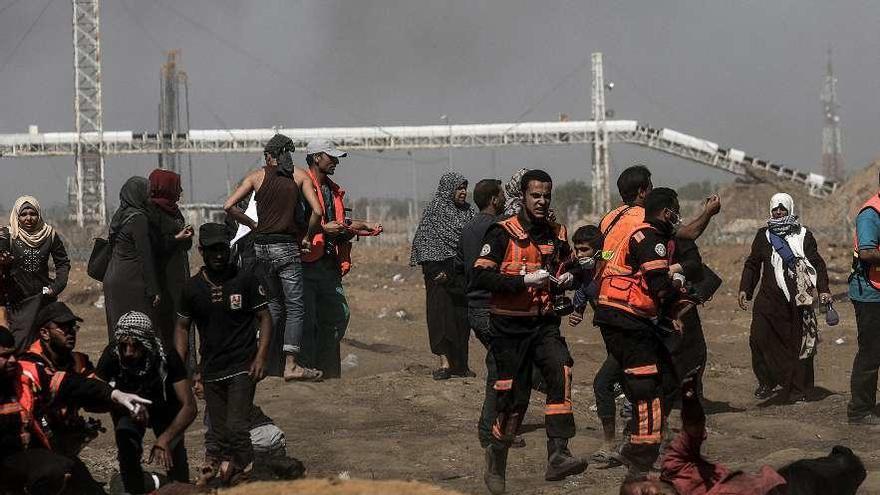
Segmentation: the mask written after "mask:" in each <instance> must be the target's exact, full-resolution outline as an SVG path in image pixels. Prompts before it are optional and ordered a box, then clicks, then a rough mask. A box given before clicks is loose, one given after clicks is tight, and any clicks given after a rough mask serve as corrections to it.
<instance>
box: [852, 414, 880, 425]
mask: <svg viewBox="0 0 880 495" xmlns="http://www.w3.org/2000/svg"><path fill="white" fill-rule="evenodd" d="M849 424H851V425H865V426H880V416H877V415H876V414H866V415H864V416H861V417H858V418H849Z"/></svg>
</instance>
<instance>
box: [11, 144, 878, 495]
mask: <svg viewBox="0 0 880 495" xmlns="http://www.w3.org/2000/svg"><path fill="white" fill-rule="evenodd" d="M293 151H294V142H293V141H292V140H291V139H290V138H289V137H287V136H284V135H281V134H277V135H275V136H274V137H273V138H272V139H270V140H269V141H268V142H267V143H266V146H265V149H264V153H263V158H264V161H265V165H264V166H263V167H261V168H260V169H258V170H255V171H253V172H251V173H249V174H248V175H247V176H246V177H244V178H243V180H242V181H241V182H240V184H239V185H238V187H237V188H236V190H235V191H234V192H233V193H232V194H231V195H230V196H229V198H228V199H227V201H226V203H225V205H224V208H225V210H226V212H227V222H226V223H211V222H209V223H204V224H202V225H200V226H198V228H196V227H195V226H193V225H189V224H188V223H187V221H186V219H185V217H184V215H183V214H182V212H181V209H180V207H179V205H178V202H179V201H180V197H181V193H182V189H181V183H180V176H179V175H177V174H176V173H174V172H172V171H169V170H162V169H157V170H154V171H153V172H152V173H150V175H149V177H148V178H144V177H132V178H130V179H128V180H127V181H126V182H125V183H124V185H123V186H122V188H121V190H120V193H119V207H118V209H117V210H116V211H115V213H114V214H113V216H112V218H111V219H110V224H109V229H108V238H107V239H106V240H105V241H104V242H102V243H98V242H96V244H95V251H94V252H93V255H92V259H91V260H90V263H89V274H90V275H92V276H93V277H95V278H97V279H99V280H100V281H102V282H103V290H104V304H105V309H106V326H107V344H106V346H105V348H104V349H103V351H102V352H101V354H100V356H99V357H98V359H97V365H94V364H93V363H92V360H91V359H90V357H89V356H88V355H86V354H84V353H82V352H80V351H79V350H77V346H76V344H77V332H78V330H79V328H80V323H82V322H83V320H82V318H80V317H79V316H77V315H76V314H75V313H74V312H73V311H72V310H71V308H70V307H68V306H67V305H66V304H65V303H64V302H62V299H60V298H59V296H60V295H61V294H62V293H63V291H64V290H65V287H66V285H67V282H68V277H69V273H70V266H71V263H70V260H69V257H68V255H67V250H66V248H65V243H64V240H63V238H62V236H61V235H60V234H59V233H58V232H57V231H56V229H55V228H53V227H52V226H51V225H49V223H48V222H47V221H46V219H44V217H43V212H42V209H41V207H40V203H39V202H38V201H37V199H36V198H34V197H31V196H22V197H21V198H19V199H18V200H17V201H16V202H15V205H14V207H13V209H12V211H11V213H10V218H9V225H8V226H7V227H4V228H3V229H0V444H2V447H0V465H2V468H0V493H33V494H37V493H39V494H61V493H65V494H104V493H107V488H106V487H105V486H104V485H103V484H102V483H99V482H98V481H97V480H95V479H94V478H93V477H92V476H91V474H90V473H89V470H88V468H87V467H86V465H85V464H84V463H83V462H82V460H81V459H80V458H79V455H80V452H81V450H82V448H83V447H84V446H85V445H86V444H87V443H88V442H90V441H91V440H93V439H94V438H96V437H97V436H98V435H99V434H100V433H101V432H103V431H105V428H104V426H103V425H102V424H101V423H100V421H97V420H95V419H93V418H91V417H87V416H86V415H87V414H88V413H95V414H98V413H109V414H110V418H111V420H112V423H113V424H112V431H113V436H114V439H115V443H116V446H117V459H118V475H116V476H115V477H114V478H113V479H112V480H111V482H110V490H111V492H113V493H130V494H141V493H151V492H153V491H155V490H157V489H159V488H160V487H161V486H162V485H165V484H168V483H170V482H178V483H183V484H189V483H190V482H191V480H192V477H191V473H190V466H189V460H188V453H187V447H186V445H185V441H184V438H185V432H186V431H187V429H188V428H189V427H190V426H191V424H192V423H193V422H194V421H195V419H196V417H197V413H198V406H197V404H198V402H199V401H200V400H202V401H204V403H205V408H204V415H203V418H204V424H205V438H204V445H205V459H206V461H205V464H204V466H202V467H201V468H200V469H199V474H198V476H197V483H196V485H201V486H203V487H213V486H223V485H233V484H237V483H240V482H243V481H247V480H251V479H258V478H275V479H277V478H285V479H290V478H296V477H299V476H301V475H302V474H303V473H304V466H303V465H302V463H300V462H299V461H298V460H296V459H295V458H292V457H290V456H289V455H288V453H287V451H286V442H285V436H284V432H283V431H281V430H280V429H279V428H278V427H277V426H276V425H275V424H274V422H273V421H272V420H271V419H270V418H269V417H267V416H266V415H265V414H264V413H263V412H262V410H261V409H260V408H259V407H258V406H257V405H256V404H255V393H256V387H257V384H258V382H260V381H261V380H262V379H263V378H264V377H266V376H277V377H281V378H283V380H285V381H320V380H326V379H333V378H339V377H340V376H341V372H342V367H341V361H340V343H341V341H342V339H343V336H344V335H345V332H346V328H347V326H348V321H349V308H348V303H347V301H346V298H345V291H344V289H343V283H342V280H343V277H344V276H345V275H346V274H347V273H348V272H349V271H350V270H351V268H352V261H351V250H352V240H353V239H355V238H356V237H359V236H375V235H380V234H381V233H382V231H383V229H382V226H381V225H379V224H374V223H370V222H368V221H366V220H358V219H354V218H351V215H350V211H351V210H350V209H348V208H346V207H345V202H344V200H345V192H344V189H342V188H341V187H340V186H339V185H338V184H337V183H336V182H334V181H333V180H332V178H331V177H332V176H333V175H334V173H335V171H336V168H337V166H338V165H339V163H340V159H342V158H345V157H346V156H347V155H346V153H345V152H344V151H342V150H340V149H338V148H337V147H336V146H335V145H334V144H333V143H332V142H331V141H328V140H325V139H317V140H313V141H311V142H309V143H308V145H307V148H306V150H305V153H306V166H305V167H297V166H295V165H294V163H293V159H292V153H293ZM468 186H469V182H468V179H467V178H466V177H465V176H464V175H462V174H460V173H457V172H447V173H445V174H443V176H442V177H441V178H440V181H439V185H438V188H437V192H436V194H435V196H434V197H433V198H432V200H431V201H430V202H429V203H428V205H427V206H426V208H425V210H424V213H423V215H422V217H421V221H420V223H419V225H418V228H417V230H416V232H415V235H414V238H413V242H412V255H411V258H410V262H411V264H412V265H413V266H419V267H420V268H421V270H422V272H423V275H424V282H425V290H426V319H427V329H428V342H429V348H430V350H431V352H432V353H433V354H435V355H437V356H438V357H439V366H438V368H437V369H436V370H434V371H433V374H432V376H433V378H434V379H435V380H450V379H455V378H457V377H474V376H476V373H475V372H474V371H473V370H471V368H470V366H469V364H468V363H469V359H470V357H469V340H470V334H471V332H473V333H474V335H475V337H476V338H477V339H478V341H479V342H480V343H481V344H482V345H483V347H484V348H485V349H486V353H485V365H486V369H485V373H486V387H485V394H484V397H483V405H482V410H481V414H480V418H479V420H478V422H477V432H478V439H479V442H480V444H481V446H482V448H483V451H484V456H485V473H484V481H485V484H486V486H487V488H488V490H489V491H490V492H491V493H492V494H495V495H497V494H501V493H504V492H505V491H506V489H507V462H508V454H509V450H510V449H511V448H516V447H521V446H523V445H524V443H525V441H524V440H523V438H522V436H521V435H520V433H521V432H520V427H521V426H522V422H523V419H524V417H525V415H526V411H527V408H528V406H529V404H530V397H531V395H532V393H533V391H537V392H539V393H541V394H543V395H544V396H545V397H546V399H545V407H544V422H545V425H544V429H545V432H546V435H547V465H546V470H545V474H544V478H545V479H546V480H548V481H554V480H563V479H565V478H568V477H570V476H573V475H576V474H579V473H582V472H583V471H585V470H586V468H587V465H588V463H593V464H598V465H601V466H603V467H608V468H611V467H617V466H624V467H626V469H627V474H626V477H625V480H624V483H623V484H622V486H621V488H620V493H622V494H634V495H635V494H642V495H646V494H675V493H678V494H693V493H696V494H722V493H731V494H732V493H737V494H792V495H793V494H819V493H823V494H829V493H835V494H836V493H839V494H852V493H855V490H856V489H857V488H858V486H859V485H860V484H861V482H862V481H863V480H864V478H865V476H866V473H865V469H864V466H863V465H862V462H861V460H860V459H859V458H858V456H857V455H855V454H854V453H853V452H852V451H851V450H849V449H848V448H846V447H842V446H837V447H835V448H834V449H833V450H832V452H831V453H830V454H829V455H828V456H826V457H823V458H819V459H805V460H801V461H797V462H795V463H792V464H790V465H788V466H786V467H784V468H781V469H779V470H774V469H772V468H770V467H767V466H765V467H763V468H762V469H761V471H760V472H759V473H757V474H744V473H741V472H735V471H731V470H729V469H728V468H726V467H725V466H723V465H721V464H715V463H711V462H709V461H707V460H706V459H704V458H703V457H702V455H701V453H700V449H701V444H702V442H703V441H704V439H705V437H706V428H705V412H704V410H703V405H702V401H703V372H704V370H705V367H706V360H707V345H706V339H705V337H704V335H703V329H702V324H701V321H700V317H699V309H698V308H699V307H700V306H702V305H703V304H705V303H706V302H708V301H710V300H711V299H712V297H713V295H714V293H715V291H716V290H717V289H718V287H719V286H720V285H721V283H722V281H721V279H720V278H719V277H718V275H717V274H715V272H714V271H713V270H712V269H711V268H710V267H709V266H707V265H706V264H705V263H704V260H703V258H702V256H701V254H700V251H699V248H698V246H697V243H696V242H695V241H697V239H698V238H699V237H700V236H701V235H702V234H703V232H704V231H705V229H706V228H707V226H708V225H709V224H710V222H711V220H712V218H713V216H714V215H716V214H717V213H718V212H719V211H720V209H721V203H720V200H719V198H718V197H717V196H712V197H709V198H707V199H706V201H705V202H704V204H703V207H702V209H701V211H700V212H699V214H698V215H697V216H696V218H694V219H693V220H691V221H689V222H684V221H683V218H682V213H681V208H680V203H679V200H678V195H677V194H676V191H675V190H673V189H671V188H666V187H656V188H655V187H654V186H653V183H652V180H651V172H650V171H649V169H648V168H647V167H645V166H643V165H635V166H632V167H629V168H627V169H626V170H624V171H623V172H622V173H621V175H620V177H619V178H618V181H617V186H618V192H619V194H620V198H621V200H622V204H621V205H620V206H619V207H617V208H615V209H613V210H612V211H610V212H607V213H606V214H605V215H604V216H603V217H602V218H601V221H599V222H598V224H597V225H582V226H580V227H579V228H577V229H576V230H575V231H574V232H573V233H572V235H569V231H568V229H567V228H566V227H565V226H564V225H562V224H560V223H559V222H558V221H557V220H558V219H557V218H556V215H555V213H554V210H553V208H552V192H553V179H552V178H551V176H550V175H549V174H548V173H547V172H545V171H543V170H537V169H535V170H527V169H521V170H519V171H517V172H516V173H515V174H514V175H513V176H512V177H511V178H510V180H509V181H507V182H506V183H505V182H502V181H501V180H498V179H496V178H488V179H482V180H479V181H478V182H476V184H475V186H474V188H473V193H472V197H473V203H474V205H471V204H470V203H469V202H468ZM878 198H880V195H874V196H873V197H872V198H870V199H869V200H868V201H867V202H866V204H865V205H864V207H863V208H862V209H861V211H860V213H859V216H858V219H857V231H856V235H855V242H854V247H853V267H852V268H853V272H852V276H851V278H850V298H851V299H852V300H853V304H854V305H855V309H856V324H857V327H858V332H859V350H858V353H857V355H856V357H855V361H854V364H853V373H852V399H851V401H850V404H849V407H848V414H849V421H850V423H852V424H855V425H877V424H880V417H878V416H876V415H875V414H874V412H873V410H874V407H875V405H876V386H877V376H878V368H880V345H878V342H880V340H878V339H877V338H876V337H875V335H874V334H875V333H876V332H874V331H873V329H872V327H873V326H875V325H874V323H875V322H876V321H878V319H880V316H878V315H880V312H878V311H880V310H878V309H877V308H880V254H878V246H880V199H878ZM766 223H767V226H766V227H762V228H761V229H760V230H759V231H758V232H757V234H756V236H755V240H754V242H753V243H752V247H751V252H750V254H749V256H748V257H747V258H746V260H745V263H744V266H743V271H742V277H741V281H740V291H739V297H738V302H739V305H740V306H741V307H742V308H743V309H744V310H745V309H747V308H748V305H749V303H750V302H752V301H753V302H754V309H753V311H752V325H751V337H750V346H751V351H752V363H753V370H754V374H755V378H756V382H757V388H756V390H755V397H756V399H759V400H768V401H777V402H779V403H795V402H800V401H806V400H810V398H811V396H812V395H811V394H812V392H813V390H814V371H813V366H814V364H813V358H814V356H815V354H816V350H817V346H818V345H819V338H818V335H819V321H818V318H817V311H816V309H817V307H824V309H825V313H826V323H827V324H830V325H833V324H836V323H837V321H836V318H837V316H836V312H835V311H834V310H833V307H832V306H831V304H832V297H831V294H830V291H829V282H828V274H827V270H826V266H825V262H824V261H823V259H822V257H821V255H820V249H819V247H818V243H817V240H816V238H815V237H814V235H813V234H812V233H811V232H810V231H809V230H808V229H807V228H806V227H804V226H803V225H801V223H800V219H799V217H798V215H797V214H796V209H795V204H794V200H793V199H792V197H791V196H789V195H788V194H785V193H779V194H776V195H774V196H773V197H772V198H770V204H769V208H768V217H767V220H766ZM194 240H197V242H194ZM194 243H195V244H196V245H197V250H198V253H199V256H200V258H201V262H202V263H201V267H200V268H199V269H198V270H197V272H196V273H195V274H192V273H190V266H191V265H190V261H189V255H190V251H191V249H192V246H193V244H194ZM100 260H104V262H101V261H100ZM50 263H51V266H50ZM759 284H760V288H758V285H759ZM756 289H757V294H756V293H755V291H756ZM569 294H571V296H569ZM588 309H589V310H590V311H591V312H592V324H593V325H594V326H596V327H598V329H599V332H600V334H601V336H602V340H603V342H604V344H605V347H606V350H607V356H606V359H605V360H604V362H603V363H602V365H601V367H599V370H598V372H597V374H596V376H595V378H594V379H593V390H594V393H595V399H596V413H597V416H598V419H599V421H600V422H601V425H602V446H601V448H600V449H598V450H597V451H596V452H594V453H592V454H591V455H590V456H589V458H584V457H580V456H577V455H575V454H574V453H573V452H572V450H571V448H570V446H569V442H570V440H571V439H572V438H573V437H574V436H575V433H576V425H575V415H574V407H573V398H572V370H573V368H574V366H575V362H574V359H573V358H572V354H571V352H570V351H569V348H568V345H567V343H566V340H565V338H564V332H563V330H562V326H563V318H565V321H567V324H568V325H569V326H571V327H575V326H578V325H582V324H585V323H584V322H585V320H587V319H588V315H587V310H588ZM621 395H622V396H623V397H624V400H623V409H624V410H623V411H622V413H623V414H621V415H622V416H625V417H626V424H625V425H624V427H623V437H622V438H621V439H618V436H617V433H618V428H617V424H616V418H617V416H618V411H617V402H618V400H617V399H618V398H619V396H621ZM675 408H680V410H681V419H682V425H683V426H682V429H681V431H680V433H679V434H678V435H677V436H675V437H674V436H673V434H672V432H671V429H670V428H669V426H668V420H669V416H670V414H671V411H672V410H673V409H675ZM108 426H109V425H108ZM148 429H150V430H152V432H153V434H154V435H155V441H154V442H153V444H152V446H150V447H149V449H147V448H145V435H146V432H147V430H148ZM145 452H148V454H147V458H148V462H147V464H151V465H152V468H149V469H145V465H144V463H142V458H143V457H144V454H145Z"/></svg>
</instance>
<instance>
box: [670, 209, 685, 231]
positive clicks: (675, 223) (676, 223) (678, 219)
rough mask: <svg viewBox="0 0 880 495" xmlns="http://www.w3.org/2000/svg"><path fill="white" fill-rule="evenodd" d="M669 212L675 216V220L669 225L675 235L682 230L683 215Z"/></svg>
mask: <svg viewBox="0 0 880 495" xmlns="http://www.w3.org/2000/svg"><path fill="white" fill-rule="evenodd" d="M669 211H670V212H671V213H672V214H673V215H675V219H673V220H670V221H669V224H670V225H672V232H673V233H675V232H678V229H679V228H681V224H682V223H683V222H682V220H681V214H680V213H675V212H674V211H672V210H669Z"/></svg>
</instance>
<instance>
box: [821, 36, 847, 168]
mask: <svg viewBox="0 0 880 495" xmlns="http://www.w3.org/2000/svg"><path fill="white" fill-rule="evenodd" d="M822 108H823V109H824V114H825V115H824V119H825V125H824V127H823V128H822V173H823V174H824V175H825V176H826V177H828V178H830V179H831V180H835V181H839V180H841V179H843V175H844V172H843V143H842V142H841V139H840V116H839V115H838V111H839V110H840V104H839V103H838V102H837V78H836V77H834V69H833V68H832V66H831V48H829V49H828V65H827V67H826V69H825V85H824V87H823V88H822Z"/></svg>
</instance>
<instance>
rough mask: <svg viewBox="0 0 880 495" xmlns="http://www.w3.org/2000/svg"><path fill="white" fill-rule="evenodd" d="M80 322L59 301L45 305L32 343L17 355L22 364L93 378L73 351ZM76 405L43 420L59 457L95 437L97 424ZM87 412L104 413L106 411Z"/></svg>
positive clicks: (81, 357)
mask: <svg viewBox="0 0 880 495" xmlns="http://www.w3.org/2000/svg"><path fill="white" fill-rule="evenodd" d="M82 321H83V320H82V318H80V317H79V316H76V315H75V314H73V311H71V310H70V308H69V307H68V306H67V305H66V304H64V303H63V302H60V301H55V302H51V303H49V304H47V305H46V306H44V307H43V308H41V309H40V311H39V312H38V313H37V316H36V318H35V319H34V328H35V329H36V334H35V335H34V337H36V340H34V342H33V343H32V344H31V346H30V347H29V348H28V350H27V352H26V353H25V354H24V355H23V356H21V358H20V359H21V360H22V361H28V362H33V363H36V364H42V365H44V366H45V367H46V369H47V370H49V372H51V373H56V372H58V371H64V372H67V373H73V374H77V375H80V376H83V377H86V378H94V377H95V366H94V365H93V364H92V362H91V361H90V360H89V357H88V356H87V355H85V354H83V353H82V352H77V351H75V350H74V348H75V347H76V335H77V332H78V331H79V323H81V322H82ZM79 409H80V408H79V407H78V406H77V405H76V404H71V403H67V404H63V407H58V408H52V410H50V411H47V414H46V416H45V417H44V421H45V423H44V426H47V427H48V428H47V430H46V433H47V434H49V437H50V438H49V439H50V442H51V444H52V449H53V450H54V451H55V452H58V453H59V454H62V455H67V456H73V457H75V456H77V455H78V454H79V452H80V450H82V447H84V446H85V445H86V444H87V443H88V442H90V441H91V440H93V439H94V438H95V437H97V436H98V431H99V430H100V426H101V423H100V421H97V422H96V421H95V420H92V419H91V418H89V421H86V420H85V418H83V417H82V416H81V415H80V414H79ZM91 412H107V410H106V408H104V409H99V410H92V411H91Z"/></svg>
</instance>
